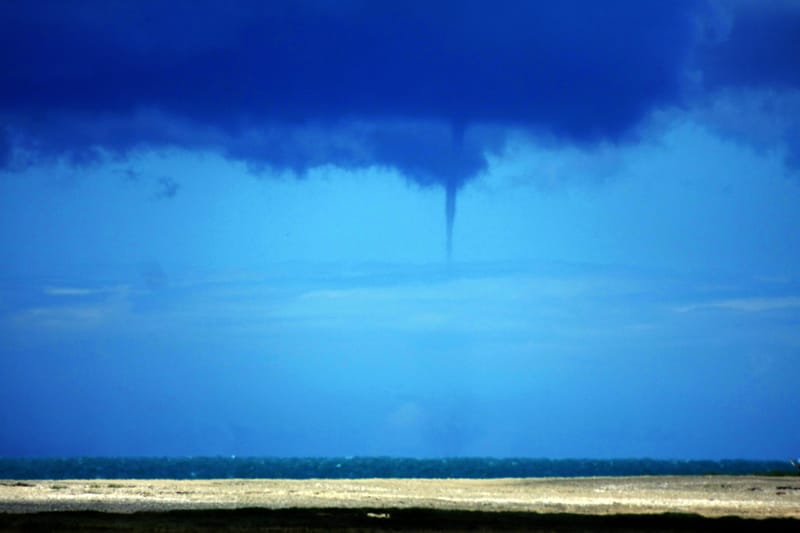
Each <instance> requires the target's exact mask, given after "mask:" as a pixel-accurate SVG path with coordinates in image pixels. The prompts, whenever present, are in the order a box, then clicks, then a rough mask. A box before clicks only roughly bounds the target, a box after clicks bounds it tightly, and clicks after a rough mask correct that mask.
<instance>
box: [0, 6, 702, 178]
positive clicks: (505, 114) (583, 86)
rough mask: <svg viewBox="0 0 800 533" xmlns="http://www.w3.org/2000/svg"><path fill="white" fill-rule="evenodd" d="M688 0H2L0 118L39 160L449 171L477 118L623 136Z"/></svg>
mask: <svg viewBox="0 0 800 533" xmlns="http://www.w3.org/2000/svg"><path fill="white" fill-rule="evenodd" d="M694 7H696V2H692V1H689V0H686V1H683V0H675V1H670V2H641V1H638V0H636V1H634V0H631V1H623V0H618V1H609V2H594V1H575V0H573V1H562V2H547V3H545V2H527V1H519V2H517V1H501V2H478V1H468V0H466V1H458V2H445V1H439V2H428V1H415V0H403V1H384V2H371V1H359V0H351V1H344V2H328V1H324V0H320V1H307V2H298V1H293V2H288V1H287V2H236V3H228V2H167V3H164V2H108V1H103V2H86V1H82V2H6V3H3V4H2V5H0V20H2V21H3V22H2V23H0V25H2V28H0V29H1V30H2V31H0V34H1V35H2V36H1V37H0V50H2V51H0V70H1V71H2V72H3V78H4V80H3V83H2V84H0V117H1V118H2V120H3V122H4V123H5V124H6V126H7V128H8V130H9V132H10V133H9V139H11V141H10V142H13V143H14V145H15V146H17V147H20V148H23V149H25V151H26V152H27V153H33V154H35V155H36V156H37V157H47V156H67V157H69V158H70V159H71V160H73V161H75V162H85V161H91V160H93V159H94V158H96V157H98V156H99V154H100V153H101V150H103V151H106V152H111V153H115V154H123V155H124V154H125V153H126V152H127V151H129V150H131V149H135V148H148V147H156V148H158V147H165V146H166V147H169V146H178V147H186V148H201V149H214V150H218V151H220V152H222V153H223V154H225V155H227V156H230V157H235V158H239V159H243V160H245V161H248V162H250V163H252V164H254V165H256V166H261V165H267V166H277V167H289V168H293V169H295V170H299V171H302V170H304V169H306V168H308V167H309V166H313V165H317V164H322V163H325V162H333V163H337V164H343V165H368V164H385V165H392V166H395V167H398V168H399V169H401V170H402V171H404V172H405V173H406V174H407V175H408V176H409V177H410V178H411V179H414V180H417V181H418V182H421V183H436V182H443V183H444V182H446V183H455V184H456V185H457V184H460V183H462V182H463V181H464V180H465V179H468V178H469V177H470V176H472V175H474V174H475V173H476V172H478V171H479V170H481V169H482V168H483V166H484V165H485V162H484V160H483V157H482V152H483V150H485V149H486V146H487V144H486V142H488V139H490V138H491V139H492V140H493V141H494V142H497V137H496V136H488V137H486V136H484V137H481V136H477V137H476V136H475V135H474V134H473V133H472V131H473V128H474V126H475V125H477V124H485V125H492V126H497V125H501V126H511V127H517V128H524V129H528V130H530V131H533V132H536V133H540V134H544V135H548V136H550V137H552V138H556V139H561V140H564V141H569V142H574V143H593V142H596V141H600V140H620V139H624V138H626V136H628V135H629V134H630V132H631V129H632V128H633V127H634V126H635V125H636V124H637V123H638V122H639V121H640V120H641V119H642V118H644V117H645V116H646V115H647V114H648V113H649V112H650V111H651V110H653V109H654V108H657V107H660V106H667V105H671V104H673V103H674V102H676V101H677V100H679V98H680V95H681V92H682V88H683V85H684V83H685V76H684V69H683V66H684V64H685V61H686V58H687V57H688V53H689V52H690V50H691V46H692V43H693V34H694V29H695V26H696V20H695V19H696V15H695V12H694ZM420 125H421V126H420ZM495 131H499V130H495Z"/></svg>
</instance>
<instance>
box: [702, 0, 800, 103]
mask: <svg viewBox="0 0 800 533" xmlns="http://www.w3.org/2000/svg"><path fill="white" fill-rule="evenodd" d="M723 5H725V4H723ZM720 15H721V18H722V20H718V21H717V22H718V27H717V28H716V30H715V31H714V33H715V34H716V35H709V36H708V39H706V40H705V41H704V44H703V45H701V46H699V47H698V51H697V56H698V64H699V66H700V68H701V69H702V75H703V83H704V85H705V87H706V88H707V89H709V90H713V89H720V88H726V87H747V88H765V87H766V88H771V89H777V90H785V89H800V2H796V1H794V0H792V1H786V0H764V1H755V0H746V1H738V2H735V1H732V2H730V3H729V4H727V6H726V9H725V10H724V11H722V12H721V13H720Z"/></svg>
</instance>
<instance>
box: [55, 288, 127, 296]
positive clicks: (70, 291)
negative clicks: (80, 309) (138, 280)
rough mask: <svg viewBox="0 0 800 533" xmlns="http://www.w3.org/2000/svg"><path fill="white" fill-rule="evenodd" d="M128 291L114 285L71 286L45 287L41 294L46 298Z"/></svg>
mask: <svg viewBox="0 0 800 533" xmlns="http://www.w3.org/2000/svg"><path fill="white" fill-rule="evenodd" d="M129 290H130V287H128V286H127V285H116V286H113V287H100V288H89V287H71V286H47V287H45V288H44V289H43V292H44V293H45V294H46V295H48V296H97V295H104V294H120V293H125V292H128V291H129Z"/></svg>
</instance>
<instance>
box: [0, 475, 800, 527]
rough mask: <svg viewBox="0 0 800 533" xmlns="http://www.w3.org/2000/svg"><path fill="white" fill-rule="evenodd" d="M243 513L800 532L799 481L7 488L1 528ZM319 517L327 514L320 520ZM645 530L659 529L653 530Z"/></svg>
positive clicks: (234, 482) (249, 482)
mask: <svg viewBox="0 0 800 533" xmlns="http://www.w3.org/2000/svg"><path fill="white" fill-rule="evenodd" d="M245 509H246V510H250V512H252V511H253V510H260V511H262V512H264V513H267V512H271V513H272V514H271V515H269V516H271V517H272V518H271V519H270V520H272V519H274V520H277V522H278V523H280V521H281V516H283V517H284V519H286V520H288V518H286V517H287V516H288V515H287V514H286V513H287V512H288V511H292V512H294V513H295V514H296V513H297V512H298V511H299V510H305V515H303V516H306V517H311V518H313V521H316V522H314V523H309V524H305V526H304V527H311V528H312V529H313V527H322V526H323V525H324V524H325V520H326V518H325V517H326V516H327V517H328V519H329V520H332V519H333V517H334V515H337V513H338V515H339V516H340V518H341V517H345V521H347V520H350V519H348V518H346V517H347V516H349V517H351V518H352V517H353V516H357V517H361V518H364V519H368V523H369V524H372V526H371V529H375V528H378V529H380V528H382V527H388V528H390V529H397V527H395V526H397V524H395V526H392V527H390V524H391V522H392V519H393V518H392V517H398V516H408V513H409V512H410V511H412V510H413V511H414V512H415V513H417V515H419V513H420V512H423V513H424V512H425V511H431V512H437V513H451V514H450V515H449V516H451V517H455V516H456V514H457V513H463V512H471V513H481V514H482V515H483V516H485V517H486V516H488V517H490V518H491V517H494V518H491V519H492V520H494V519H501V517H502V516H506V517H509V516H515V517H518V518H524V517H526V516H527V517H534V516H556V515H557V516H561V517H562V518H564V517H573V519H579V520H580V519H581V518H580V517H594V518H597V519H600V518H602V517H611V516H617V517H618V516H623V515H630V516H633V515H635V516H639V517H643V516H651V517H653V516H656V515H658V516H667V515H665V513H668V514H670V515H677V514H680V515H691V516H693V517H696V518H702V519H706V520H707V519H716V518H720V517H736V518H737V519H745V521H749V520H758V521H760V522H761V524H762V525H764V524H765V523H766V522H765V519H780V520H778V521H775V520H773V522H774V523H773V522H770V523H773V525H776V524H787V523H790V525H791V526H792V527H798V526H800V478H796V477H767V476H763V477H761V476H653V477H647V476H642V477H625V478H621V477H605V478H603V477H598V478H534V479H518V478H514V479H486V480H476V479H357V480H325V479H317V480H271V479H226V480H152V479H147V480H104V479H97V480H34V481H20V480H6V481H0V512H1V513H3V514H2V515H0V519H1V520H3V521H4V522H0V524H2V525H4V529H6V530H13V528H14V527H15V524H17V525H19V524H22V525H25V524H30V523H31V520H33V521H34V522H35V521H36V520H40V519H44V518H47V517H50V518H55V517H61V518H64V517H69V516H71V517H73V518H75V517H77V516H78V515H79V514H80V513H81V512H87V511H89V512H95V513H94V514H91V515H81V516H90V517H94V518H92V519H103V518H105V519H108V518H109V517H111V516H114V517H116V518H115V520H117V523H118V522H119V521H120V520H123V519H124V516H127V517H129V518H128V519H131V520H132V519H134V518H135V517H140V516H145V515H148V516H153V513H156V514H161V515H162V516H164V514H165V513H166V514H169V513H170V512H176V511H190V510H191V511H193V512H195V513H203V512H205V513H210V512H222V511H231V510H245ZM321 510H326V511H327V513H328V514H327V515H326V514H325V513H322V514H320V512H321ZM96 512H100V513H96ZM281 513H283V514H281ZM331 513H332V514H331ZM403 513H405V514H403ZM123 515H124V516H123ZM172 516H173V518H174V517H176V516H178V515H172ZM180 516H189V515H180ZM198 516H199V515H198ZM232 516H233V515H229V518H230V517H232ZM264 516H266V515H264ZM474 516H475V517H477V516H478V515H477V514H475V515H474ZM121 517H122V518H121ZM311 518H310V519H311ZM85 519H87V518H85ZM126 520H127V519H126ZM319 520H321V521H322V522H319ZM123 521H124V520H123ZM173 523H174V522H173ZM226 523H228V524H230V523H231V522H230V521H228V522H226ZM314 524H316V526H315V525H314ZM347 525H348V528H352V527H356V526H357V524H355V525H353V524H350V523H349V522H348V523H347ZM418 526H419V527H422V526H424V524H418ZM359 527H360V526H359ZM67 529H68V528H67ZM190 529H191V528H190ZM245 529H246V528H245ZM290 529H291V528H290ZM356 529H358V527H356ZM401 529H403V528H401ZM406 529H408V528H406ZM412 529H413V528H412ZM488 529H491V527H489V528H488ZM644 529H647V530H653V528H651V527H648V528H644ZM242 530H244V529H242Z"/></svg>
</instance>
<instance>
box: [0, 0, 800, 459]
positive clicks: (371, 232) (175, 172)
mask: <svg viewBox="0 0 800 533" xmlns="http://www.w3.org/2000/svg"><path fill="white" fill-rule="evenodd" d="M0 20H1V21H2V22H0V30H2V31H0V35H2V37H0V49H2V50H3V52H2V54H0V72H3V74H2V78H3V80H2V81H3V83H0V250H2V257H3V260H2V261H0V339H2V343H0V356H1V357H0V427H1V428H2V431H0V455H2V456H47V455H218V454H221V455H230V454H236V455H278V456H298V455H401V456H454V455H481V456H484V455H494V456H533V457H601V458H604V457H659V458H765V459H783V458H786V457H790V456H795V455H796V454H797V449H798V442H800V429H798V426H797V424H796V415H797V412H798V408H800V393H798V392H797V391H796V386H794V385H795V384H794V381H795V380H794V376H795V375H796V368H797V364H798V361H800V328H799V327H798V325H800V246H797V242H796V241H797V235H800V209H798V207H797V206H798V205H800V169H799V168H798V165H800V137H798V135H800V133H799V132H800V123H799V122H798V119H797V118H796V117H798V116H800V74H798V73H800V65H798V59H797V54H795V53H793V51H794V50H796V49H797V46H798V40H799V39H800V7H798V6H797V4H795V3H793V2H784V1H779V0H775V1H770V2H755V1H749V0H741V1H731V2H724V3H722V2H720V3H717V2H699V1H698V2H692V1H687V2H681V1H676V2H668V3H667V2H652V3H651V2H625V1H619V2H609V3H605V4H604V6H603V8H602V9H599V8H598V7H597V5H596V3H594V2H582V1H572V2H562V3H559V5H558V6H555V5H545V4H537V3H531V2H512V1H509V2H501V3H499V4H498V3H488V2H477V1H476V2H437V3H434V4H430V3H425V2H413V1H412V2H381V3H374V2H360V1H352V2H341V3H339V2H336V3H328V2H287V3H280V2H278V3H267V4H264V3H258V2H254V3H250V2H243V3H240V4H236V5H235V6H234V7H230V6H228V5H226V4H224V3H219V2H201V3H189V2H187V3H181V2H175V3H170V4H169V5H167V6H165V5H163V4H159V3H147V2H74V3H73V2H57V3H49V2H30V3H27V2H26V3H16V2H7V3H3V4H0ZM448 196H449V197H450V199H451V200H452V201H453V203H452V204H451V205H453V206H454V209H453V210H452V212H451V213H452V214H451V215H448V209H447V208H446V198H447V197H448ZM448 217H450V224H451V225H452V235H451V237H450V238H451V239H452V249H451V252H450V253H449V254H448V251H447V240H448V230H447V228H448Z"/></svg>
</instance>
